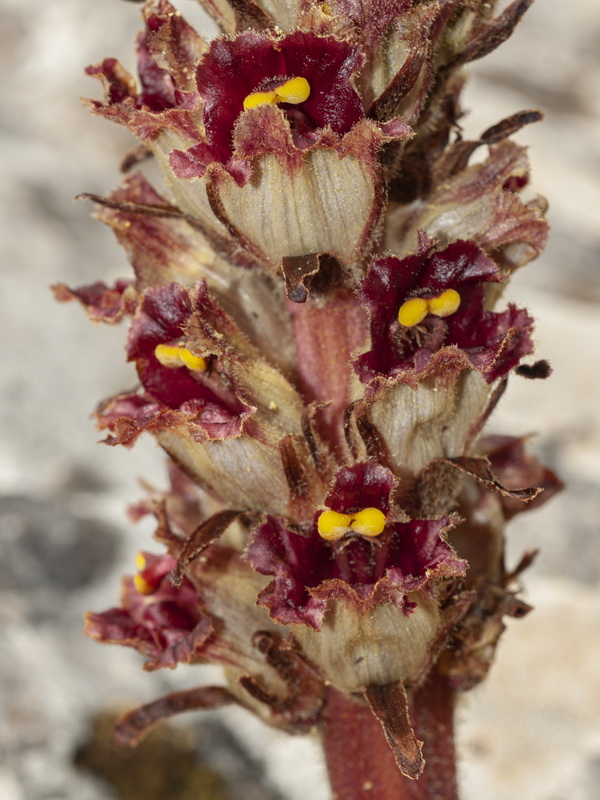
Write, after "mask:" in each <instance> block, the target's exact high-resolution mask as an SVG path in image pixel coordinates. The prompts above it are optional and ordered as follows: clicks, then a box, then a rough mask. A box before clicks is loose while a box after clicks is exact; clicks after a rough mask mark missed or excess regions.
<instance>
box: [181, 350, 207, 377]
mask: <svg viewBox="0 0 600 800" xmlns="http://www.w3.org/2000/svg"><path fill="white" fill-rule="evenodd" d="M179 358H180V359H181V360H182V361H183V363H184V364H185V366H186V367H187V368H188V369H191V370H192V371H193V372H205V370H206V361H205V360H204V359H203V358H202V356H195V355H194V354H193V353H191V352H190V351H189V350H188V349H187V347H182V348H181V350H180V351H179Z"/></svg>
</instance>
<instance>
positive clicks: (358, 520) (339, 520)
mask: <svg viewBox="0 0 600 800" xmlns="http://www.w3.org/2000/svg"><path fill="white" fill-rule="evenodd" d="M384 528H385V514H384V513H383V511H380V510H379V509H378V508H363V509H362V510H361V511H357V512H356V513H354V514H340V513H339V512H338V511H322V512H321V516H320V517H319V519H318V521H317V530H318V531H319V536H321V537H322V538H323V539H326V540H327V541H328V542H333V541H335V540H336V539H341V538H342V536H345V534H347V533H360V534H361V536H369V537H373V536H379V534H380V533H382V532H383V529H384Z"/></svg>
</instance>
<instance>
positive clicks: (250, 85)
mask: <svg viewBox="0 0 600 800" xmlns="http://www.w3.org/2000/svg"><path fill="white" fill-rule="evenodd" d="M362 60H363V59H362V56H361V54H360V51H359V49H358V48H357V47H356V46H353V45H351V44H349V43H348V42H346V41H339V40H337V39H334V38H332V37H321V36H316V35H315V34H313V33H306V32H303V31H295V32H294V33H291V34H289V35H288V36H285V37H284V38H282V39H275V38H273V36H270V35H268V34H266V33H257V32H256V31H246V32H244V33H242V34H240V35H239V36H237V37H236V38H235V39H216V40H215V41H213V43H212V44H211V47H210V49H209V51H208V52H207V53H206V55H205V56H204V58H203V59H202V61H201V62H200V65H199V66H198V72H197V77H196V80H197V86H198V91H199V93H200V95H201V97H202V99H203V101H204V126H205V130H206V144H204V143H201V144H199V145H196V146H195V147H192V148H191V149H190V150H188V151H187V152H186V154H183V153H181V152H179V153H176V155H175V156H174V158H173V159H172V163H173V166H174V168H175V172H176V174H178V173H179V172H181V171H182V164H180V162H182V161H186V159H187V160H190V159H191V160H192V161H194V160H196V162H197V163H198V162H201V163H208V162H209V161H211V160H214V161H220V162H221V163H223V164H225V163H227V162H228V161H229V159H230V158H231V156H232V147H233V144H232V134H233V128H234V125H235V123H236V120H237V119H238V117H239V116H240V114H241V113H242V111H243V110H244V99H245V98H246V97H248V95H250V94H253V93H254V92H258V91H266V90H269V89H271V88H272V87H274V86H277V85H280V84H281V83H282V82H283V81H285V80H288V79H290V78H297V77H301V78H305V79H306V80H307V81H308V84H309V86H310V95H309V96H308V98H307V99H306V100H305V101H304V102H302V103H299V104H297V105H290V104H287V103H281V104H280V107H281V108H282V109H283V110H284V111H285V114H286V117H287V119H288V121H289V123H290V126H291V130H292V135H293V137H294V144H295V145H296V146H297V147H302V146H303V145H304V146H310V144H312V143H313V142H314V140H315V136H314V135H313V134H314V133H315V131H317V130H318V129H322V128H326V127H329V128H331V130H332V131H333V132H334V133H336V134H338V135H342V134H344V133H347V132H348V131H349V130H350V129H351V128H352V127H353V125H355V124H356V123H357V122H358V121H359V120H361V119H362V118H363V117H364V109H363V104H362V101H361V99H360V97H359V96H358V94H357V93H356V91H355V89H354V87H353V86H352V84H351V82H350V78H351V77H352V75H353V73H356V72H357V71H358V69H359V68H360V67H361V65H362ZM186 177H190V175H189V174H187V172H186Z"/></svg>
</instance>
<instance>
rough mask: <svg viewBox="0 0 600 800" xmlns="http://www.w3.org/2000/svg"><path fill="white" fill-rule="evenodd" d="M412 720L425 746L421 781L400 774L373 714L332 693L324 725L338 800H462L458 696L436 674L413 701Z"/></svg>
mask: <svg viewBox="0 0 600 800" xmlns="http://www.w3.org/2000/svg"><path fill="white" fill-rule="evenodd" d="M410 715H411V721H412V724H413V727H414V730H415V734H416V737H417V739H419V740H422V741H423V742H424V743H425V744H424V746H423V753H424V756H425V762H426V763H425V769H424V771H423V773H422V775H421V776H420V777H419V779H418V780H415V781H413V780H410V779H409V778H406V777H405V776H404V775H402V773H401V772H400V770H399V769H398V767H397V765H396V762H395V760H394V756H393V753H392V750H391V748H390V746H389V744H388V743H387V741H386V738H385V734H384V732H383V728H382V726H381V724H380V723H379V721H378V720H377V718H376V717H375V716H374V714H373V713H372V711H371V709H370V708H369V707H368V706H367V705H366V704H365V703H362V702H360V701H358V700H353V699H352V698H349V697H347V696H345V695H343V694H341V693H339V692H337V691H335V690H330V691H329V694H328V700H327V705H326V708H325V712H324V717H323V723H322V735H323V746H324V750H325V757H326V761H327V768H328V770H329V777H330V780H331V787H332V796H333V798H334V800H370V798H373V800H375V799H376V800H458V790H457V785H456V766H455V752H454V728H453V716H454V692H453V691H452V690H451V689H450V688H449V686H448V684H447V682H446V680H445V679H444V678H443V676H440V675H438V674H437V673H435V672H433V673H432V675H431V676H430V678H429V680H428V681H427V683H426V684H425V685H424V686H423V687H422V688H421V689H419V690H417V691H415V692H413V693H412V694H411V697H410Z"/></svg>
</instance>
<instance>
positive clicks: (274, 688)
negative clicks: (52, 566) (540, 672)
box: [56, 0, 558, 800]
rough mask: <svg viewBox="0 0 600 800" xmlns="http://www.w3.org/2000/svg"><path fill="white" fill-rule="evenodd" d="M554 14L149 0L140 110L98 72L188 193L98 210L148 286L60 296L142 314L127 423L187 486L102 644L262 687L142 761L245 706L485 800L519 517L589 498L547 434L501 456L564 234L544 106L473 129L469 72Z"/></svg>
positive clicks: (362, 760)
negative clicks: (487, 747) (531, 307)
mask: <svg viewBox="0 0 600 800" xmlns="http://www.w3.org/2000/svg"><path fill="white" fill-rule="evenodd" d="M529 4H530V0H512V2H511V3H510V4H509V5H508V7H507V8H506V10H505V11H504V12H501V13H500V14H497V15H496V16H494V14H495V11H494V8H495V4H494V3H489V2H485V1H484V0H447V2H433V1H430V0H393V2H388V1H387V0H327V2H323V3H314V2H296V0H293V2H292V0H290V1H289V2H288V1H287V0H286V2H283V3H278V2H274V0H273V1H271V0H269V2H267V0H256V2H254V0H248V2H246V0H241V1H239V0H236V1H235V2H233V0H231V2H229V0H223V2H221V0H219V1H218V2H212V0H211V2H207V3H205V6H206V7H207V8H208V9H209V13H212V14H213V15H214V16H216V18H217V23H218V25H219V27H220V28H221V30H222V31H223V35H221V36H217V37H216V38H214V39H213V40H212V41H211V42H210V43H208V42H206V41H204V39H202V38H201V37H199V36H198V35H197V34H195V32H194V31H193V29H192V28H191V27H190V26H189V25H188V24H187V23H185V22H184V20H183V18H182V16H181V14H180V13H179V11H178V10H177V9H176V8H174V6H173V5H171V2H170V0H148V2H146V3H144V5H143V17H144V22H145V30H144V31H143V32H142V34H141V35H140V36H139V38H138V44H137V55H138V74H139V78H140V83H139V86H138V85H137V84H136V81H135V79H134V78H133V77H132V76H131V75H129V74H128V73H127V72H126V71H125V70H124V69H123V67H121V65H120V64H118V62H117V61H115V60H114V59H110V58H107V59H105V60H104V61H102V62H101V63H99V64H97V65H96V66H93V67H90V68H89V69H88V74H90V75H93V76H95V77H97V78H99V79H100V80H101V81H102V84H103V86H104V90H105V96H104V100H103V101H88V106H89V107H90V108H91V109H92V110H93V111H94V112H95V113H97V114H99V115H101V116H103V117H105V118H108V119H111V120H113V121H116V122H118V123H120V124H123V125H126V126H127V127H128V128H129V129H130V131H131V132H132V133H133V134H134V135H135V136H136V137H137V138H138V139H139V140H140V142H139V145H138V148H137V150H136V152H137V153H138V154H139V153H140V152H143V153H144V154H148V153H151V154H152V155H153V157H154V158H155V160H156V166H157V167H158V169H157V170H154V172H156V173H158V172H160V173H161V174H162V177H163V178H164V181H165V184H166V185H165V186H164V187H162V188H160V189H155V188H154V187H153V186H151V185H150V184H149V183H148V180H147V179H146V178H145V177H143V176H142V175H141V173H132V174H131V175H129V177H128V178H127V179H126V180H125V181H124V182H123V184H122V185H121V186H120V187H119V188H118V189H117V190H116V191H114V192H113V193H112V194H111V195H110V196H109V197H107V198H100V197H98V196H93V195H87V196H88V197H90V198H91V199H94V200H95V201H96V202H98V203H99V204H100V209H99V213H98V215H99V217H100V219H101V220H102V221H103V222H105V223H107V224H108V225H109V226H110V227H111V229H112V230H113V231H114V233H115V234H116V236H117V239H118V241H119V243H120V244H121V245H123V247H124V248H125V250H126V251H127V254H128V255H129V257H130V259H131V262H132V266H133V269H134V273H135V274H134V276H133V279H132V278H126V279H121V280H118V281H117V282H116V283H115V284H114V286H113V287H110V286H107V285H105V284H104V283H100V282H98V283H94V284H90V285H88V286H84V287H80V288H79V289H75V290H71V289H68V288H67V287H63V286H59V287H57V288H56V294H57V297H58V299H60V300H70V299H76V300H78V301H79V302H80V303H81V304H82V305H83V306H84V307H85V309H86V311H87V313H88V315H89V316H90V317H91V318H92V319H94V320H101V321H104V322H107V323H114V322H117V321H119V320H126V319H128V318H130V320H131V321H130V329H129V335H128V337H127V345H126V357H127V360H128V361H129V362H130V363H131V364H132V365H134V366H135V370H136V372H137V375H138V378H139V388H137V389H136V390H135V391H133V392H128V393H125V394H121V395H118V396H117V397H115V398H113V399H111V400H108V401H106V402H105V403H104V404H103V405H102V406H101V407H100V410H99V412H98V414H97V420H98V425H99V427H101V428H102V429H104V430H106V431H107V438H106V442H107V443H108V444H111V445H114V444H123V445H125V446H130V445H132V444H133V443H134V442H135V441H136V439H137V438H138V436H140V435H141V434H142V433H144V434H145V435H146V434H149V435H151V436H154V437H155V438H156V440H157V442H158V443H159V445H160V446H161V448H162V449H163V450H164V451H165V452H166V453H167V454H168V455H169V457H170V459H171V462H170V464H171V467H170V479H171V486H170V489H169V490H168V491H165V492H164V493H160V494H159V493H157V492H153V493H152V495H151V496H150V497H149V498H148V499H147V500H145V501H143V502H142V503H140V504H139V506H137V507H136V515H137V516H141V515H143V514H152V515H153V516H155V517H156V519H157V530H156V534H155V538H156V539H157V540H158V542H160V543H161V545H162V546H163V547H164V548H165V549H166V551H167V552H166V553H165V552H163V553H162V554H159V555H152V554H150V553H145V552H144V553H141V554H139V556H138V558H137V559H136V565H137V570H138V571H137V574H135V575H132V576H128V577H127V578H125V580H124V585H123V593H122V600H121V607H120V608H113V609H110V610H109V611H106V612H104V613H103V614H91V615H90V616H89V617H88V622H87V632H88V634H89V635H90V636H92V637H94V638H96V639H98V640H99V641H103V642H118V643H121V644H125V645H127V646H132V647H135V648H136V649H137V650H138V651H139V652H140V653H142V654H143V655H144V656H145V658H146V664H145V667H146V669H158V668H162V667H169V668H172V667H175V666H176V665H177V664H180V663H186V664H196V663H204V662H216V663H220V664H223V665H225V666H226V677H227V681H228V682H229V684H230V690H223V689H206V690H205V689H198V690H192V691H191V692H189V691H188V692H184V693H181V692H178V693H175V694H174V695H171V696H169V697H167V698H165V699H164V700H163V701H159V702H158V703H154V704H150V705H149V706H145V707H143V708H142V709H140V710H139V711H138V712H134V713H133V715H129V716H128V717H126V718H125V720H124V721H123V722H122V724H121V725H120V728H119V731H120V735H121V737H122V738H123V739H124V740H126V741H128V742H133V741H135V740H137V739H138V738H139V737H140V736H141V735H143V733H144V732H145V731H146V730H148V728H149V727H151V726H152V725H153V724H154V723H155V722H156V721H158V719H160V718H162V717H165V716H170V715H171V714H173V713H175V712H176V711H179V710H186V709H191V708H209V707H210V708H213V707H217V706H220V705H223V704H224V703H229V702H234V701H235V702H239V703H240V704H241V705H244V706H245V707H247V708H249V709H251V710H252V711H254V712H256V713H257V714H258V715H259V716H260V717H261V718H262V719H263V720H266V721H267V722H269V723H270V724H271V725H273V726H275V727H278V728H281V729H283V730H286V731H289V732H291V733H301V732H305V731H308V730H311V729H313V728H314V727H315V726H316V727H320V728H321V730H322V731H323V732H324V734H325V735H324V737H323V738H324V747H325V749H326V755H327V761H328V767H329V772H330V776H331V779H332V784H333V792H332V793H333V795H335V796H337V797H340V798H341V797H343V798H345V799H346V800H359V798H361V800H362V798H363V797H364V796H365V793H368V794H369V796H373V797H377V800H391V799H392V798H399V797H405V796H406V797H408V796H410V797H411V798H414V800H424V798H426V797H433V796H435V797H436V798H438V800H456V788H455V787H456V782H455V780H454V772H455V769H454V754H453V749H452V741H453V738H452V710H453V705H454V696H455V694H456V692H457V691H459V690H465V689H467V688H470V687H472V686H474V685H475V684H476V683H478V682H479V681H480V680H481V679H482V678H483V677H484V675H485V673H486V671H487V669H488V668H489V666H490V663H491V660H492V657H493V653H494V647H495V644H496V642H497V640H498V637H499V635H500V632H501V631H502V630H503V628H504V624H503V621H502V618H503V617H504V616H514V617H517V616H522V615H523V613H525V612H526V610H527V607H526V606H525V605H524V604H523V603H522V602H521V601H520V600H518V599H517V598H516V597H515V587H514V577H515V575H516V574H518V573H520V571H521V570H522V569H523V568H524V567H525V566H526V565H527V564H528V563H529V562H530V560H531V558H527V557H526V558H525V559H524V560H523V561H522V562H521V564H520V565H519V566H518V567H517V570H516V572H513V573H512V574H510V573H508V574H507V572H506V571H505V567H504V561H503V553H504V552H505V547H504V541H503V525H504V523H505V522H506V521H507V520H508V519H510V518H511V517H512V516H514V515H515V514H517V513H519V512H520V511H521V510H522V508H523V505H524V504H525V503H530V502H531V503H534V504H536V505H539V503H540V502H542V500H543V499H547V498H548V497H549V496H550V495H551V494H552V493H553V492H554V491H556V490H557V488H558V482H557V481H556V479H553V476H552V474H551V473H550V472H549V471H548V470H545V469H543V468H542V467H541V466H540V465H539V464H537V462H536V461H535V460H534V459H530V458H529V457H528V456H527V455H526V454H525V453H524V450H523V443H522V442H521V441H520V440H512V439H504V438H501V439H487V440H485V439H484V440H482V441H480V440H479V438H478V437H479V434H480V433H481V431H482V430H483V429H484V426H487V423H488V419H489V417H490V415H491V413H492V411H493V409H494V406H495V405H496V403H497V402H498V399H499V398H500V396H501V395H502V392H503V391H504V388H505V387H506V385H507V382H508V376H509V374H511V373H516V374H517V375H519V374H521V375H526V376H528V377H539V378H543V377H546V376H547V375H549V373H550V369H549V367H548V365H547V364H546V362H544V361H540V360H538V361H537V362H536V363H535V364H534V365H533V366H525V365H521V363H520V362H521V360H522V359H523V357H524V356H528V355H529V354H531V353H532V352H533V339H532V326H533V320H532V318H531V317H530V315H529V314H528V313H527V311H526V310H525V309H523V308H519V307H517V306H515V305H512V304H508V306H505V307H503V306H502V305H501V303H502V300H501V298H502V292H501V291H500V288H501V287H500V286H498V284H503V283H505V282H506V281H507V280H508V279H509V278H510V276H511V274H512V272H513V271H514V270H515V269H516V268H517V267H520V266H522V265H524V264H526V263H527V262H528V261H530V260H531V259H532V258H534V257H535V256H537V255H538V254H539V253H540V252H541V250H542V248H543V245H544V242H545V238H546V233H547V224H546V221H545V219H544V209H545V205H544V202H543V200H541V199H540V198H534V199H533V200H525V199H522V197H521V190H522V189H523V188H524V187H525V186H527V185H528V183H529V169H528V163H527V156H526V151H525V149H524V148H523V147H520V146H518V145H517V144H515V143H514V142H512V141H510V139H509V136H511V135H512V134H514V133H516V132H517V131H518V130H519V128H520V127H521V126H522V125H524V124H526V123H528V122H532V121H536V120H537V119H539V118H540V114H538V113H537V112H530V111H527V112H521V113H520V114H515V115H513V116H510V117H508V118H506V119H504V120H503V121H501V122H500V123H498V124H496V125H491V126H489V127H487V130H486V131H485V132H484V133H483V134H482V135H481V136H479V137H478V138H476V139H474V140H472V141H469V140H467V139H465V138H463V137H461V136H457V135H456V132H457V130H459V129H460V126H459V113H460V112H459V109H460V108H461V102H460V92H461V89H462V85H463V82H464V77H463V65H464V64H466V63H467V62H469V61H472V60H474V59H476V58H479V57H481V56H483V55H485V54H486V53H487V52H489V51H490V50H491V49H493V48H494V47H495V46H496V45H498V44H500V43H501V42H502V41H503V40H504V39H505V38H506V37H507V36H508V34H509V33H510V32H511V30H512V29H513V27H514V26H515V24H516V22H517V21H518V19H519V18H520V16H521V14H522V13H523V11H524V10H525V8H526V7H527V6H528V5H529ZM246 111H248V112H249V113H245V112H246ZM482 147H485V148H487V151H488V152H487V155H486V156H484V157H483V158H480V159H477V162H476V163H472V164H470V163H469V162H470V159H471V156H472V154H473V153H475V151H477V150H478V148H482ZM138 157H139V156H138ZM138 157H135V158H129V159H128V164H129V166H132V165H133V164H134V162H136V160H137V158H138ZM528 195H529V196H531V195H530V194H529V192H528ZM497 305H498V307H497ZM200 353H201V354H203V355H197V354H200ZM540 365H541V366H540ZM538 487H539V488H538ZM542 488H543V489H545V491H544V492H543V494H541V495H539V491H540V490H541V489H542ZM315 509H317V510H316V511H315ZM457 512H459V513H457ZM375 539H376V541H374V540H375ZM454 547H456V550H455V549H454ZM421 739H423V740H424V745H423V750H422V752H421ZM424 760H426V761H427V764H426V765H425V768H424V770H423V766H424ZM421 772H422V773H423V774H422V775H421ZM405 776H408V778H409V779H413V781H414V783H413V782H411V784H410V786H409V785H408V784H407V783H406V780H405ZM417 779H418V780H417Z"/></svg>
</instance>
